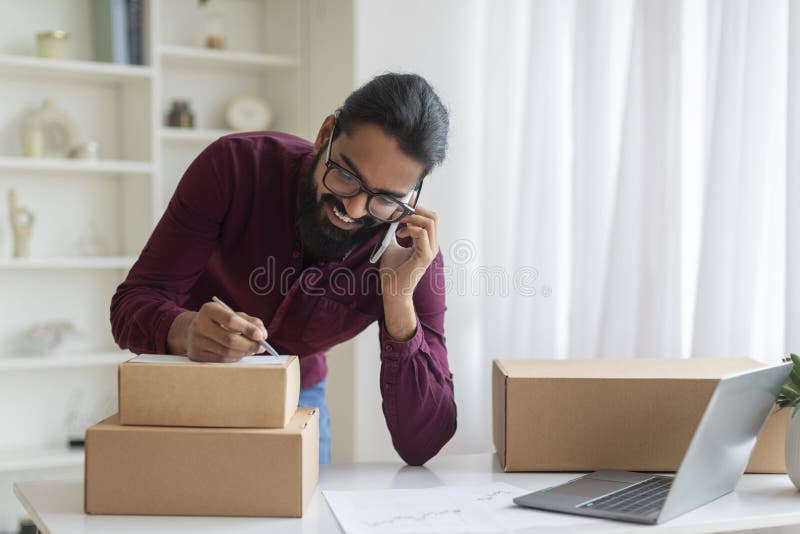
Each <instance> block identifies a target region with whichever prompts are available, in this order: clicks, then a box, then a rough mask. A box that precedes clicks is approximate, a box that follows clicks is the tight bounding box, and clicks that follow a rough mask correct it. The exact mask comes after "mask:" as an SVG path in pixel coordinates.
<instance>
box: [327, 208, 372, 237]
mask: <svg viewBox="0 0 800 534" xmlns="http://www.w3.org/2000/svg"><path fill="white" fill-rule="evenodd" d="M325 211H326V212H327V216H328V220H329V221H330V222H331V223H332V224H333V225H334V226H336V227H337V228H340V229H341V230H346V231H352V230H356V229H358V228H360V227H361V226H363V223H362V222H361V221H358V220H356V219H353V218H352V217H350V216H348V215H347V214H346V213H345V212H343V210H342V209H341V208H339V207H338V206H336V205H334V204H329V203H327V202H326V203H325Z"/></svg>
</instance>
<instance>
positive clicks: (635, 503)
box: [578, 477, 673, 516]
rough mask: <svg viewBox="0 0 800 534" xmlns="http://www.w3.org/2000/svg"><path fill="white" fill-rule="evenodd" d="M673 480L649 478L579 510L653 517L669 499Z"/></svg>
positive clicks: (595, 500) (583, 505) (591, 502)
mask: <svg viewBox="0 0 800 534" xmlns="http://www.w3.org/2000/svg"><path fill="white" fill-rule="evenodd" d="M672 480H673V479H672V478H668V477H658V478H648V479H647V480H644V481H642V482H639V483H638V484H634V485H633V486H628V487H627V488H623V489H621V490H619V491H615V492H614V493H610V494H608V495H605V496H604V497H600V498H599V499H594V500H591V501H589V502H585V503H583V504H581V505H580V506H578V508H591V509H592V510H604V511H607V512H618V513H622V514H632V515H645V516H646V515H651V514H652V513H654V512H658V511H659V510H660V509H661V507H662V506H663V505H664V501H665V500H666V499H667V494H668V493H669V488H670V486H672Z"/></svg>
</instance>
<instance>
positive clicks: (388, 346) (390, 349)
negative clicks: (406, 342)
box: [386, 345, 394, 352]
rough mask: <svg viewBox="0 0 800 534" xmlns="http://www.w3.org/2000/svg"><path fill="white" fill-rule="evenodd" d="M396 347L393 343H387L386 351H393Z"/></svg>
mask: <svg viewBox="0 0 800 534" xmlns="http://www.w3.org/2000/svg"><path fill="white" fill-rule="evenodd" d="M393 350H394V348H392V346H391V345H386V352H392V351H393Z"/></svg>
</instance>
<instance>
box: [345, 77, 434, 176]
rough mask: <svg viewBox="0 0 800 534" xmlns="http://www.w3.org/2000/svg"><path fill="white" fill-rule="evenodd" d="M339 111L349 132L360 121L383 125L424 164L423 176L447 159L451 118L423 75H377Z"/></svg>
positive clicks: (402, 148)
mask: <svg viewBox="0 0 800 534" xmlns="http://www.w3.org/2000/svg"><path fill="white" fill-rule="evenodd" d="M338 111H339V118H338V124H339V128H340V129H341V130H343V131H344V132H346V133H347V135H352V133H353V131H354V130H355V128H356V127H357V126H358V125H359V124H364V123H372V124H375V125H377V126H380V127H382V128H383V129H384V131H385V132H386V133H387V135H390V136H391V137H394V138H395V139H396V140H397V144H398V145H399V147H400V150H402V151H403V152H405V153H406V154H408V155H409V156H411V157H412V158H414V159H416V160H418V161H420V162H422V163H423V165H424V166H425V171H424V174H423V176H424V175H425V174H428V173H429V172H430V171H431V170H432V169H433V167H435V166H436V165H438V164H440V163H441V162H442V161H444V157H445V153H446V152H447V131H448V129H449V126H450V119H449V116H448V112H447V109H445V107H444V105H443V104H442V101H441V100H439V96H438V95H437V94H436V92H435V91H434V90H433V87H431V85H430V84H429V83H428V82H427V81H426V80H425V78H423V77H422V76H419V75H417V74H398V73H394V72H389V73H386V74H381V75H380V76H376V77H375V78H373V79H372V80H370V81H369V82H367V83H366V84H364V85H362V86H361V87H359V88H358V89H356V90H355V91H353V92H352V93H351V94H350V96H348V97H347V100H345V101H344V105H343V106H342V107H341V108H339V110H338ZM337 135H338V132H337Z"/></svg>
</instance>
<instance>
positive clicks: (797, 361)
mask: <svg viewBox="0 0 800 534" xmlns="http://www.w3.org/2000/svg"><path fill="white" fill-rule="evenodd" d="M789 357H790V358H791V359H792V362H793V363H794V366H795V368H797V367H800V356H798V355H797V354H795V353H794V352H793V353H791V354H789Z"/></svg>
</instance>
